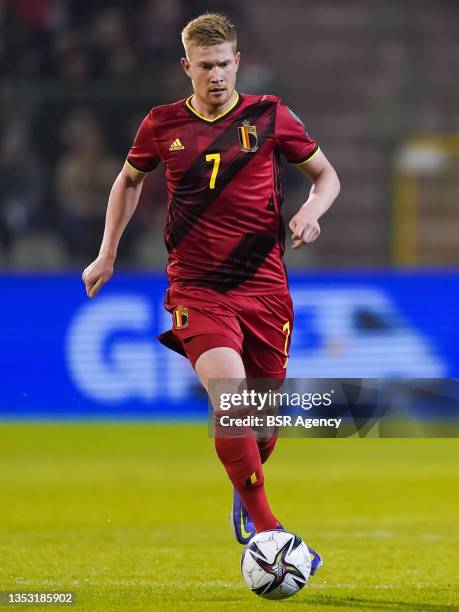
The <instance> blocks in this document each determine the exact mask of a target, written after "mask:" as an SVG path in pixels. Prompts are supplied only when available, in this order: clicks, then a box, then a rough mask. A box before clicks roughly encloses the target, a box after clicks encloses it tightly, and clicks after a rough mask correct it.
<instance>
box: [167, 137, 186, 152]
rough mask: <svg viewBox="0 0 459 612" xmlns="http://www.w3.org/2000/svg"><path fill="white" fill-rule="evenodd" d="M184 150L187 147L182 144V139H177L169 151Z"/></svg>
mask: <svg viewBox="0 0 459 612" xmlns="http://www.w3.org/2000/svg"><path fill="white" fill-rule="evenodd" d="M184 148H185V147H184V146H183V145H182V143H181V142H180V138H176V139H175V140H174V142H173V143H172V144H171V146H170V147H169V151H183V150H184Z"/></svg>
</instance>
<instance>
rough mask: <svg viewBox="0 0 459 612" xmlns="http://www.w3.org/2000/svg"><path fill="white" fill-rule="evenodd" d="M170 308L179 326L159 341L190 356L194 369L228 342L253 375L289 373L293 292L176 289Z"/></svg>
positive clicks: (171, 291) (172, 291)
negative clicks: (237, 293)
mask: <svg viewBox="0 0 459 612" xmlns="http://www.w3.org/2000/svg"><path fill="white" fill-rule="evenodd" d="M164 306H165V308H166V310H168V311H169V312H171V313H172V317H173V328H172V330H170V331H168V332H165V333H163V334H161V335H160V336H158V339H159V341H160V342H162V343H163V344H164V345H165V346H167V347H168V348H170V349H172V350H175V351H177V352H178V353H181V354H182V355H185V356H186V357H188V359H189V360H190V362H191V365H192V366H193V367H194V365H195V363H196V361H197V359H198V357H199V356H200V355H202V354H203V353H204V352H205V351H208V350H209V349H212V348H217V347H221V346H227V347H230V348H233V349H234V350H235V351H237V352H238V353H239V354H240V355H241V357H242V361H243V363H244V366H245V370H246V375H247V377H250V378H284V377H285V374H286V367H287V361H288V350H289V347H290V339H291V333H292V327H293V305H292V298H291V297H290V293H289V292H288V291H287V290H285V291H283V292H280V293H273V294H272V295H260V296H256V295H228V294H226V295H222V294H221V293H218V292H217V291H214V290H213V289H207V288H201V287H187V288H186V289H176V288H170V289H168V290H167V292H166V297H165V301H164Z"/></svg>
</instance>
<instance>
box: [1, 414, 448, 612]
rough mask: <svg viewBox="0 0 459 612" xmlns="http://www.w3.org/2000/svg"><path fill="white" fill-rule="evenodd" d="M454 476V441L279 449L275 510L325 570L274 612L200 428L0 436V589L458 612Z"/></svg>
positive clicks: (127, 607) (16, 427)
mask: <svg viewBox="0 0 459 612" xmlns="http://www.w3.org/2000/svg"><path fill="white" fill-rule="evenodd" d="M458 460H459V440H455V439H443V440H435V439H431V440H422V439H405V440H394V439H373V438H372V439H355V438H354V439H340V440H321V439H310V440H306V439H281V440H280V441H279V443H278V447H277V449H276V452H275V453H274V455H273V457H272V458H271V460H270V461H269V462H268V464H267V466H266V468H265V474H266V480H267V490H268V495H269V497H270V499H271V503H272V507H273V510H274V512H275V513H276V514H277V516H278V517H279V518H280V520H281V521H282V522H283V523H284V525H285V526H286V527H287V528H289V529H290V530H291V531H294V532H297V533H299V534H300V535H301V536H302V537H303V538H304V540H305V541H306V543H310V544H311V546H312V547H314V548H317V549H318V550H319V551H320V552H321V553H322V554H323V555H324V558H325V564H326V565H325V567H324V568H323V569H322V570H321V571H320V573H319V574H318V575H317V576H316V577H315V578H312V579H311V581H310V583H309V585H308V586H307V587H306V588H305V589H303V591H302V592H301V593H300V594H299V595H297V596H296V597H293V598H292V599H290V600H287V601H285V602H270V601H266V600H263V599H260V598H258V597H256V596H255V595H253V594H252V593H250V592H249V590H248V589H247V588H246V586H245V584H244V582H243V580H242V577H241V575H240V572H239V561H240V555H241V551H242V547H241V546H240V545H238V544H236V543H235V542H234V541H233V539H232V535H231V533H230V530H229V523H228V512H229V504H230V498H231V488H230V485H229V481H228V480H227V477H226V475H225V473H224V471H223V468H222V467H221V466H220V464H219V462H218V460H217V457H216V455H215V453H214V448H213V440H211V439H209V438H208V437H207V429H206V427H205V426H204V425H200V424H195V425H193V424H189V425H155V424H121V423H120V424H107V423H106V424H104V423H102V424H99V423H95V424H36V425H34V424H2V426H1V434H0V500H1V503H0V513H1V520H0V560H1V561H0V577H1V580H0V583H1V587H0V588H1V590H2V591H6V590H14V591H28V592H30V591H33V590H39V591H48V592H49V591H53V592H57V591H74V592H76V597H77V605H76V606H75V607H72V608H63V607H60V608H59V609H62V610H63V609H70V610H76V611H78V612H82V611H85V612H86V611H87V612H99V611H101V610H103V611H110V612H117V611H121V610H122V611H129V612H131V611H132V612H136V611H147V610H152V611H153V610H155V611H156V610H170V611H174V612H175V611H176V610H177V611H181V610H183V611H185V610H186V611H187V612H195V611H199V610H222V611H225V612H227V611H228V610H249V609H250V610H268V609H273V610H275V609H278V608H279V609H280V607H281V606H282V609H284V610H285V609H286V608H289V607H291V608H290V609H291V610H299V609H304V610H315V611H321V612H325V611H326V612H330V611H332V610H341V611H343V610H345V609H355V610H360V611H362V610H369V611H378V610H398V611H402V612H412V611H421V610H428V611H440V610H448V611H451V610H459V593H458V574H459V571H458V570H459V562H458V559H459V554H458V551H459V534H458V525H459V486H458V483H459V478H458V476H459V466H458ZM4 609H10V608H4ZM27 609H38V608H37V607H35V606H33V607H28V608H27ZM40 609H44V610H46V609H57V608H56V607H54V606H53V607H46V608H40Z"/></svg>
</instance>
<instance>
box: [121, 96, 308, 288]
mask: <svg viewBox="0 0 459 612" xmlns="http://www.w3.org/2000/svg"><path fill="white" fill-rule="evenodd" d="M236 96H237V99H236V101H235V102H234V104H233V105H232V106H231V107H230V108H229V109H228V110H227V111H226V112H225V113H223V114H222V115H220V116H218V117H216V118H215V119H206V118H205V117H203V116H201V115H200V114H199V113H197V111H195V109H194V108H193V107H192V105H191V103H190V99H191V98H188V99H187V100H181V101H180V102H176V103H174V104H166V105H165V106H157V107H154V108H153V109H152V110H151V111H150V112H149V114H148V115H147V116H146V117H145V119H144V120H143V122H142V124H141V126H140V128H139V131H138V133H137V136H136V138H135V141H134V144H133V146H132V148H131V150H130V152H129V155H128V158H127V160H128V163H129V164H130V165H131V166H132V167H133V168H134V169H136V170H138V171H140V172H149V171H151V170H153V169H154V168H156V166H157V165H158V164H159V163H160V161H163V162H164V164H165V167H166V178H167V190H168V216H167V222H166V227H165V242H166V247H167V249H168V251H169V263H168V266H167V274H168V278H169V283H170V284H171V286H177V287H181V288H185V287H187V286H194V287H208V288H211V289H214V290H216V291H219V292H222V293H225V292H228V291H231V292H232V293H245V294H252V295H260V294H268V293H272V292H273V291H281V290H284V289H285V288H286V287H287V277H286V272H285V267H284V264H283V260H282V258H283V253H284V239H285V229H284V224H283V221H282V218H281V212H280V211H281V205H282V199H283V197H282V186H281V182H280V176H279V154H283V155H284V156H285V157H286V159H287V160H288V161H289V162H291V163H294V164H301V163H304V162H306V161H309V160H310V159H311V157H312V156H313V155H314V154H315V153H316V152H317V151H318V146H317V143H316V142H315V140H313V139H312V138H311V137H310V136H309V135H308V133H307V132H306V130H305V128H304V125H303V124H302V122H301V121H300V119H299V118H298V117H297V116H296V115H295V114H294V113H292V112H291V111H290V109H289V108H288V107H287V106H285V105H284V104H283V103H282V101H281V100H280V98H278V97H276V96H270V95H266V96H251V95H245V94H244V95H239V94H236Z"/></svg>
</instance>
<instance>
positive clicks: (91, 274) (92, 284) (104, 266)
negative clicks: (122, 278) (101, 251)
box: [81, 255, 114, 298]
mask: <svg viewBox="0 0 459 612" xmlns="http://www.w3.org/2000/svg"><path fill="white" fill-rule="evenodd" d="M113 264H114V260H113V259H112V258H109V257H106V256H103V255H99V257H98V258H97V259H95V260H94V261H93V262H92V263H91V264H89V266H88V267H87V268H86V269H85V270H84V272H83V274H82V275H81V278H82V279H83V282H84V285H85V288H86V294H87V296H88V297H90V298H93V297H96V295H97V294H98V293H99V291H100V290H101V289H102V287H103V286H104V285H105V283H106V282H108V281H109V280H110V279H111V277H112V275H113Z"/></svg>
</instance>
